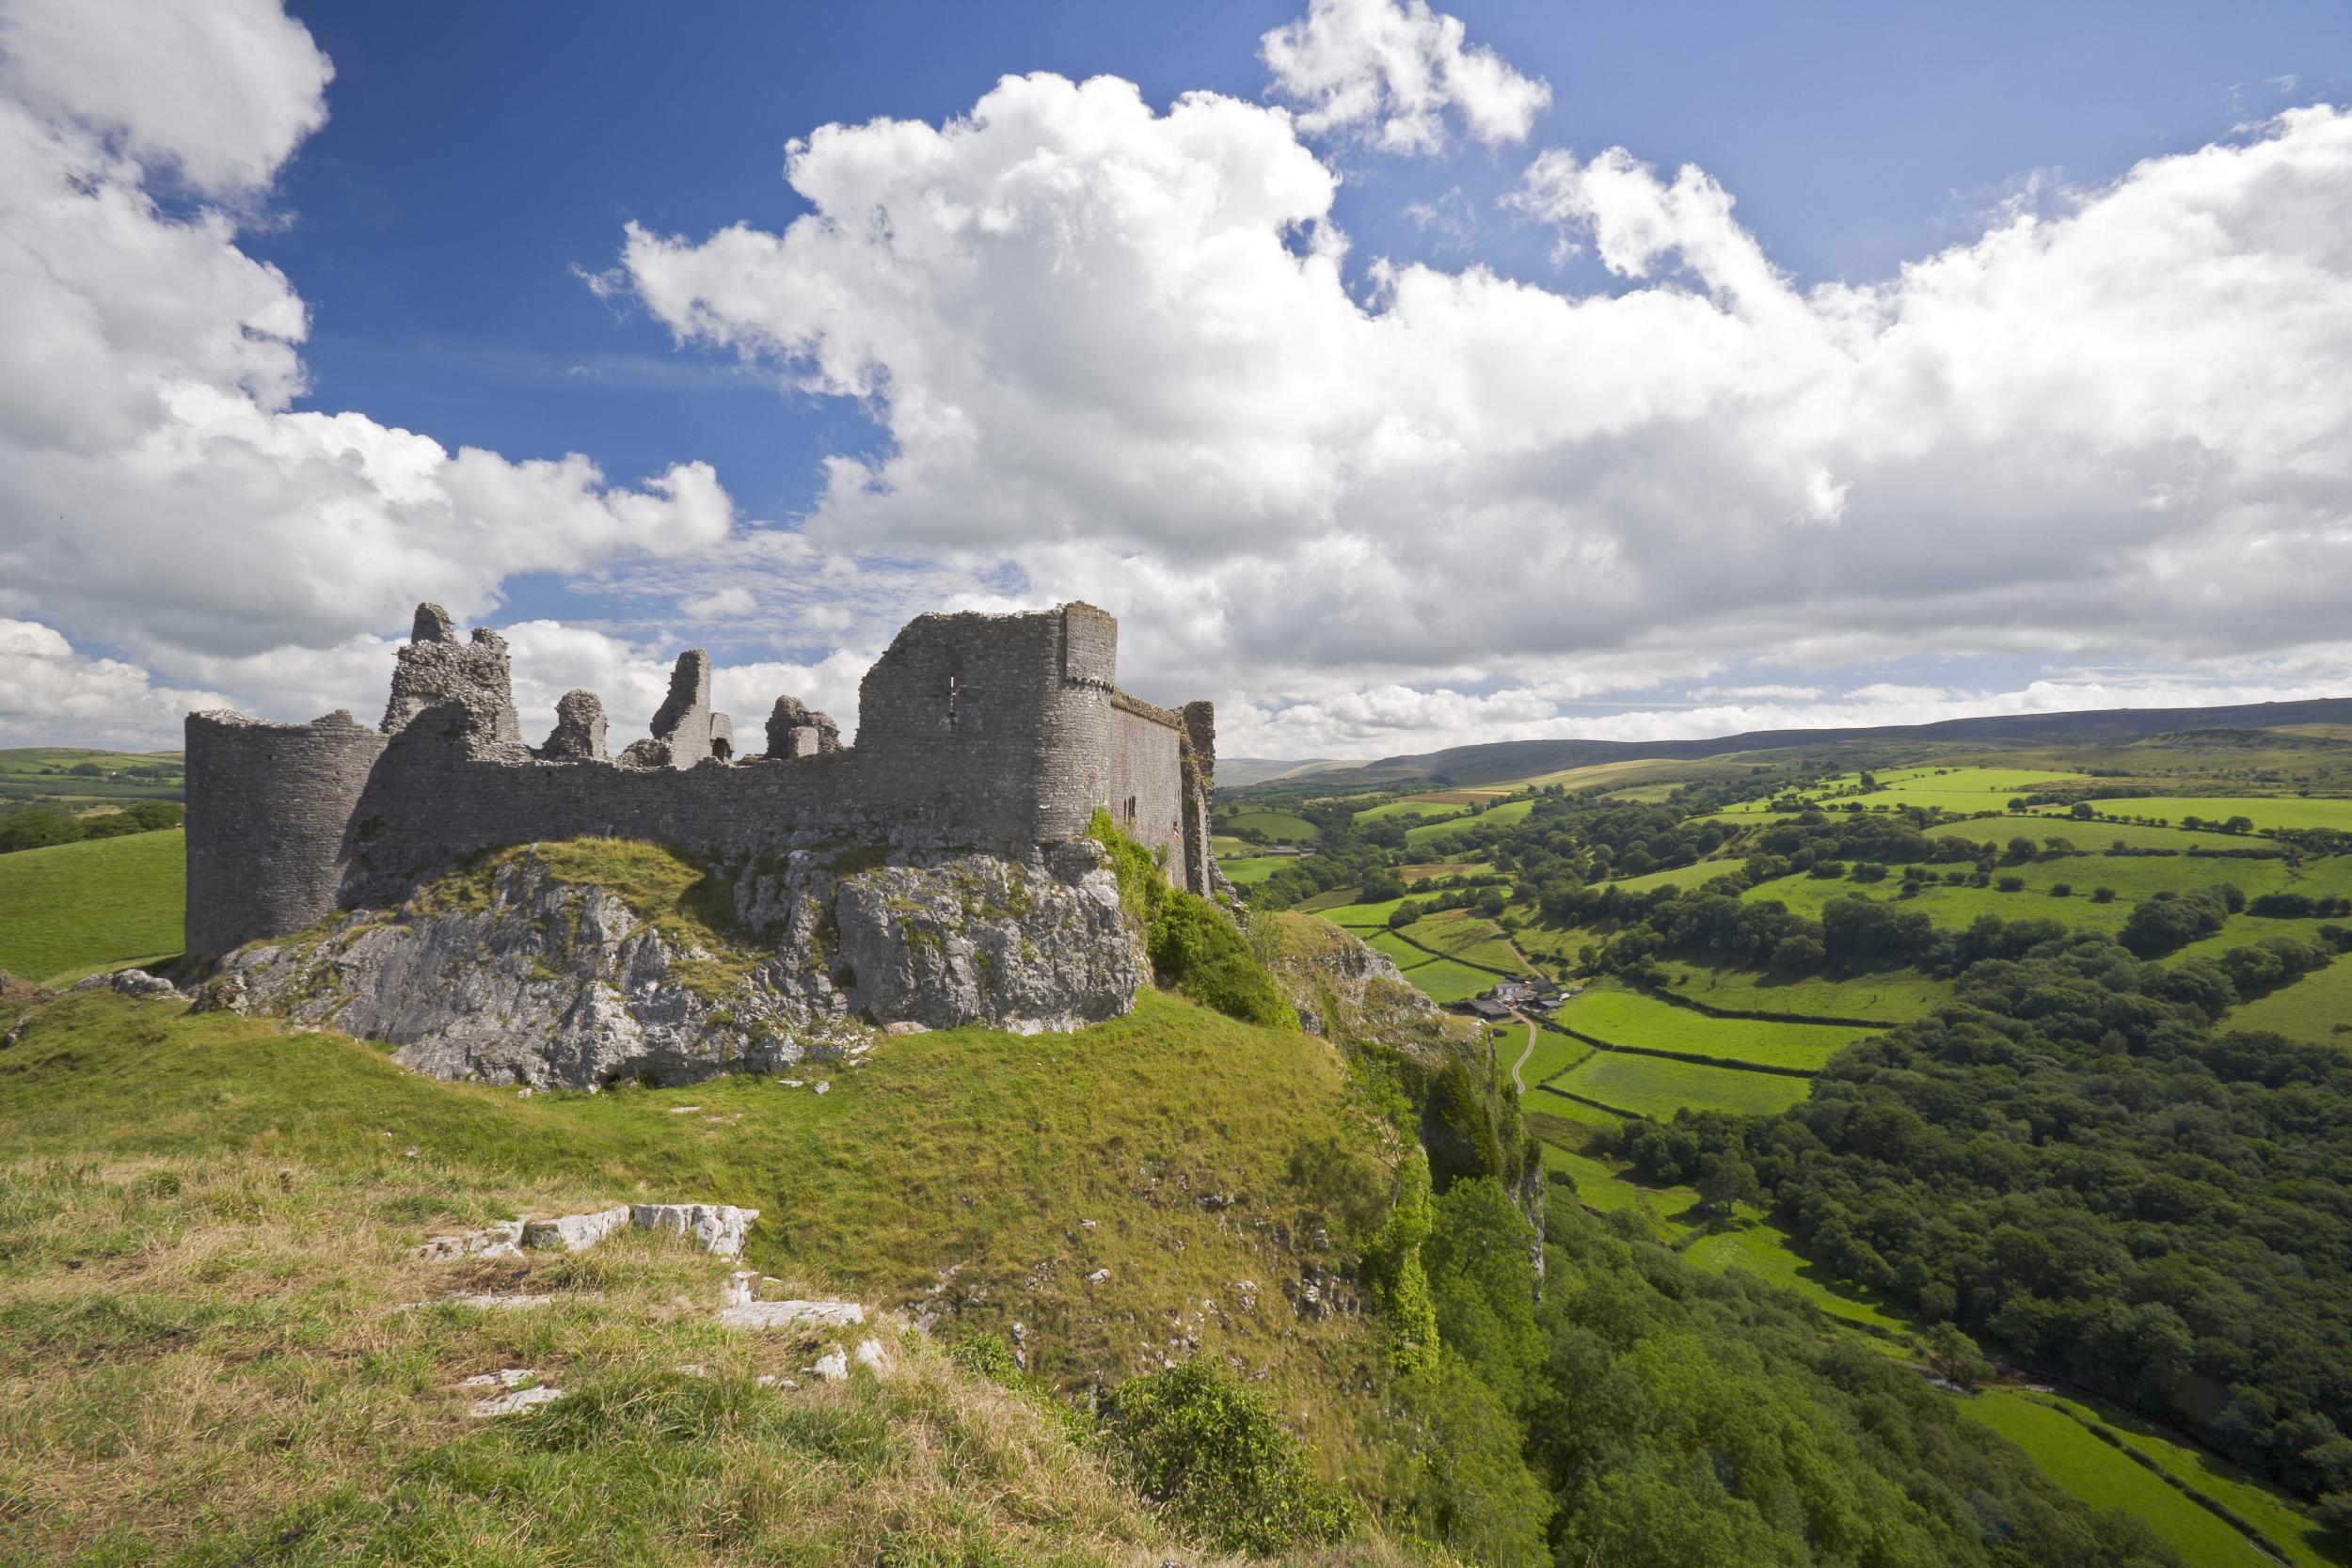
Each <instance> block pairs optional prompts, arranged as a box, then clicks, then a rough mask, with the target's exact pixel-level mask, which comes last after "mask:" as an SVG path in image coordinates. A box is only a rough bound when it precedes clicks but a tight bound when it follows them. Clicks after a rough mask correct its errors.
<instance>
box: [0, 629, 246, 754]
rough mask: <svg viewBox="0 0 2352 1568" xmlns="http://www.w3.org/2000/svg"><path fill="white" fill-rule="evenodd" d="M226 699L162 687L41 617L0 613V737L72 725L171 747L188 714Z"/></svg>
mask: <svg viewBox="0 0 2352 1568" xmlns="http://www.w3.org/2000/svg"><path fill="white" fill-rule="evenodd" d="M221 702H222V699H221V698H220V697H218V696H216V695H215V694H214V693H212V692H209V691H184V690H178V689H172V688H169V687H160V686H157V685H155V684H153V682H151V680H150V679H149V678H148V673H147V672H146V671H145V670H142V669H140V668H139V667H138V666H137V665H135V664H126V663H123V662H122V661H121V660H119V659H112V658H91V657H85V656H83V655H81V654H77V653H75V652H74V650H73V645H72V643H70V642H68V641H66V640H65V638H64V637H63V636H62V635H61V634H59V633H58V632H57V631H56V629H55V628H54V627H51V626H42V625H41V624H40V622H38V621H8V620H0V739H7V740H14V741H24V740H41V739H46V738H48V737H49V736H51V735H52V734H53V733H56V732H58V731H65V732H67V733H70V734H72V735H74V736H80V737H83V738H84V739H86V740H90V741H98V742H101V743H103V744H107V745H115V746H158V745H161V746H168V745H172V744H176V743H177V738H178V735H179V729H180V721H181V719H182V718H183V716H185V715H186V714H189V713H191V712H194V711H196V710H197V709H199V708H205V707H217V706H219V705H220V704H221Z"/></svg>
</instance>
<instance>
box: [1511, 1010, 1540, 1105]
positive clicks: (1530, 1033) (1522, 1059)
mask: <svg viewBox="0 0 2352 1568" xmlns="http://www.w3.org/2000/svg"><path fill="white" fill-rule="evenodd" d="M1511 1016H1512V1017H1513V1018H1516V1019H1518V1021H1519V1022H1521V1023H1524V1024H1526V1025H1527V1049H1526V1050H1524V1051H1522V1052H1520V1053H1519V1059H1518V1061H1516V1062H1513V1063H1512V1064H1511V1086H1512V1087H1513V1088H1515V1089H1517V1090H1518V1091H1519V1095H1520V1097H1521V1098H1522V1099H1523V1098H1525V1097H1526V1094H1527V1085H1526V1083H1525V1082H1524V1081H1522V1080H1521V1079H1520V1077H1519V1069H1521V1068H1523V1067H1525V1066H1526V1065H1527V1059H1528V1058H1529V1057H1530V1056H1533V1055H1534V1054H1535V1021H1534V1019H1532V1018H1530V1017H1528V1016H1527V1015H1526V1014H1525V1013H1513V1014H1512V1015H1511Z"/></svg>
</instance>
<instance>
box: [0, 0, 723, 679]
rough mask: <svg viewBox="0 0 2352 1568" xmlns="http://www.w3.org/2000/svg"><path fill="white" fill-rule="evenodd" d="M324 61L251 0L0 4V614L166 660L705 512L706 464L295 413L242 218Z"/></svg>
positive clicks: (271, 296) (437, 594)
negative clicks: (539, 450) (525, 445)
mask: <svg viewBox="0 0 2352 1568" xmlns="http://www.w3.org/2000/svg"><path fill="white" fill-rule="evenodd" d="M329 74H330V68H329V66H328V64H327V62H326V58H325V56H324V55H321V54H320V53H319V51H318V50H317V48H316V46H315V45H314V44H313V43H312V41H311V40H310V35H309V34H308V33H307V32H306V31H305V30H304V29H303V28H302V26H301V25H300V24H298V23H295V22H294V21H292V20H291V19H289V18H288V17H287V16H286V15H285V14H284V13H283V11H282V10H281V9H280V8H278V6H277V5H276V4H274V3H271V0H201V3H199V0H140V3H138V4H129V3H127V0H103V3H100V0H89V3H85V0H72V4H66V3H63V0H5V3H0V613H7V614H15V615H22V616H28V617H32V616H37V617H38V618H39V619H40V621H41V622H42V624H44V625H47V626H53V627H56V628H57V629H58V630H60V631H61V632H63V633H64V634H66V635H69V636H71V637H72V638H73V639H74V640H75V641H77V642H82V643H96V644H99V645H102V646H107V647H111V648H113V649H116V650H119V651H127V652H129V653H131V654H133V655H134V656H135V657H136V658H138V659H139V660H140V661H141V662H142V664H144V665H145V666H148V667H151V668H154V669H157V670H161V671H164V672H166V673H167V674H168V673H172V672H174V671H179V670H186V669H193V668H194V667H196V666H197V665H199V664H200V663H201V662H203V661H205V660H208V659H211V660H218V659H231V660H233V659H236V658H240V657H262V656H268V655H271V654H273V653H274V652H275V651H278V650H283V649H288V648H294V649H299V650H310V653H311V654H312V655H316V656H324V655H326V654H327V653H328V652H329V651H331V650H337V649H340V648H342V647H344V646H345V645H346V644H348V643H349V641H350V640H351V639H354V638H358V637H364V636H367V635H370V634H373V633H374V632H378V631H382V630H386V629H389V628H390V627H393V626H399V625H402V624H404V623H405V619H406V614H407V610H409V608H410V607H412V606H413V605H414V604H415V602H416V601H417V600H418V599H420V598H426V597H430V598H436V599H439V600H441V601H443V602H445V603H447V604H449V605H450V606H451V607H452V608H453V609H454V610H457V611H459V612H460V613H461V614H464V613H475V612H479V611H482V610H487V609H489V608H491V607H492V606H494V605H496V604H497V603H499V602H500V599H501V594H502V592H503V584H504V582H505V581H506V579H507V578H510V577H512V576H514V575H515V574H517V573H524V572H563V571H570V570H578V569H582V568H588V567H593V566H595V565H596V564H598V563H600V562H608V561H612V560H616V559H629V558H645V557H659V556H663V555H670V554H675V553H678V552H691V551H692V550H696V549H700V548H704V547H707V546H710V545H713V544H716V543H718V542H720V541H722V540H723V539H724V538H725V537H726V536H727V535H728V533H729V531H730V530H731V528H732V526H733V522H734V509H733V506H732V504H731V503H730V501H729V499H728V498H727V496H726V493H725V491H724V490H723V488H722V487H721V485H720V483H719V481H718V477H717V475H716V474H715V472H714V471H713V470H712V469H711V468H710V467H708V466H707V465H706V464H701V463H691V462H688V463H680V464H678V465H676V466H675V467H671V468H670V469H668V470H667V471H666V472H664V473H662V474H660V475H658V476H656V477H654V478H653V479H651V480H650V481H648V482H646V483H643V484H640V485H637V486H634V487H631V486H626V485H619V484H614V483H610V482H609V481H608V480H607V478H606V476H605V475H604V474H603V473H602V472H600V471H599V470H598V468H597V467H596V465H595V464H594V463H593V462H591V461H589V460H588V459H587V458H585V457H581V456H579V455H572V456H567V457H564V458H561V459H557V460H552V461H544V460H532V461H524V462H513V461H509V460H508V459H506V458H503V457H501V456H499V455H498V454H496V453H494V452H489V451H480V450H477V449H473V448H462V449H460V450H458V451H449V450H447V449H445V448H444V447H442V446H441V445H440V444H439V443H437V442H436V441H434V440H431V439H430V438H428V437H425V436H420V435H417V434H414V433H412V432H408V431H404V430H399V429H394V428H390V427H388V426H385V425H382V424H379V423H377V422H376V421H374V420H371V419H369V418H368V417H367V416H365V415H364V414H360V413H354V412H343V413H322V412H309V411H301V410H298V409H297V408H296V406H295V402H296V399H297V398H299V397H300V396H301V394H302V393H303V392H304V390H305V379H304V372H303V367H302V362H301V357H300V347H301V344H302V341H303V340H304V338H305V336H306V335H307V332H308V329H309V312H308V309H307V308H306V306H305V304H304V302H303V300H302V299H301V297H300V296H299V295H298V294H297V293H296V292H295V291H294V286H293V284H292V283H291V282H290V280H289V279H288V278H287V277H285V276H284V275H283V274H282V273H280V272H279V271H278V270H277V269H276V268H274V267H272V266H269V265H268V264H266V263H264V262H262V261H256V260H255V259H253V258H252V257H251V256H249V255H247V254H246V252H245V251H244V250H242V249H241V248H239V244H238V236H239V229H240V225H241V224H243V223H245V222H247V221H250V214H251V213H252V212H253V211H255V210H257V208H258V206H259V204H260V203H261V202H262V201H263V200H264V199H265V198H266V197H267V194H268V190H269V187H270V186H271V183H272V182H273V181H274V179H275V177H276V175H277V172H278V169H279V168H280V166H282V164H283V163H284V161H285V159H286V158H288V157H289V156H291V155H292V154H293V152H294V149H295V148H296V146H297V145H298V144H299V143H300V141H301V140H302V138H303V137H304V136H305V135H308V134H309V133H310V132H311V131H312V130H315V129H316V128H317V126H318V125H319V124H320V123H322V121H323V119H324V118H325V114H326V109H325V103H324V99H323V96H322V95H323V93H324V90H325V87H326V83H327V80H328V77H329ZM171 182H177V184H176V185H175V186H173V187H172V190H171V194H172V195H173V196H174V197H175V199H174V201H173V202H172V204H171V205H169V206H167V205H165V204H163V203H161V202H159V200H158V191H159V189H162V188H163V187H164V186H166V185H170V184H171ZM191 197H192V198H193V199H189V198H191ZM231 690H235V691H237V692H238V693H239V694H240V696H241V698H243V697H244V696H245V695H246V690H247V689H244V688H231ZM251 690H252V691H253V692H254V693H255V695H256V696H258V697H260V698H267V697H268V696H269V695H270V694H271V692H272V691H273V690H274V688H270V687H267V686H262V687H257V688H254V689H251Z"/></svg>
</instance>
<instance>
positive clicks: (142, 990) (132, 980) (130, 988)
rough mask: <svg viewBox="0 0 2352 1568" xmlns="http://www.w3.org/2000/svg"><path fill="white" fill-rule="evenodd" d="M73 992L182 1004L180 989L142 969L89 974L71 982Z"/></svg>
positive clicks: (182, 997) (182, 998) (184, 999)
mask: <svg viewBox="0 0 2352 1568" xmlns="http://www.w3.org/2000/svg"><path fill="white" fill-rule="evenodd" d="M71 989H72V990H114V991H120V992H121V993H122V994H123V995H125V996H135V997H138V998H140V999H141V1000H143V1001H162V1000H166V999H168V1000H170V1001H173V1002H184V1001H186V1000H187V998H186V997H184V996H183V995H182V994H181V992H180V988H179V987H178V986H175V985H173V984H172V983H171V982H170V981H168V980H167V979H165V978H164V977H163V976H162V975H160V974H149V973H148V972H147V971H145V970H143V969H118V970H114V971H112V972H111V973H108V974H90V975H86V976H84V977H83V978H81V979H79V980H76V981H74V982H73V984H72V988H71Z"/></svg>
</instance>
